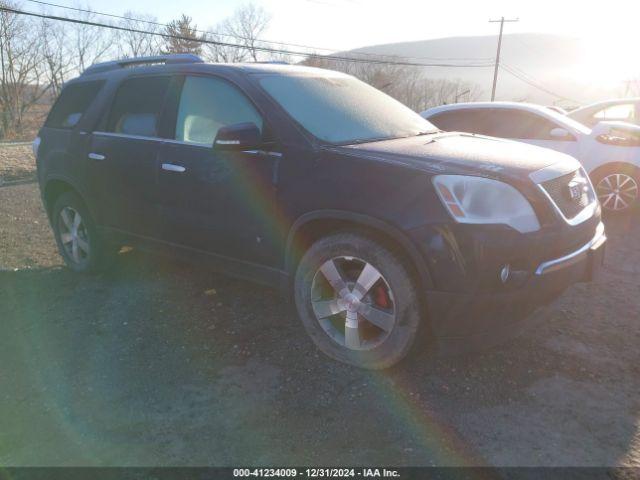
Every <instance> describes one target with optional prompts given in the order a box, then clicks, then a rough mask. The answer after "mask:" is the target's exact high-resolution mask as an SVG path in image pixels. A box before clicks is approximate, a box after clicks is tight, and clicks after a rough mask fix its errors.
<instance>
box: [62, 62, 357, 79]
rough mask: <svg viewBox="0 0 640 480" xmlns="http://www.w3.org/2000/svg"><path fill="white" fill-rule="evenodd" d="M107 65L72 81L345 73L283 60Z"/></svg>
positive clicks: (87, 71) (92, 69)
mask: <svg viewBox="0 0 640 480" xmlns="http://www.w3.org/2000/svg"><path fill="white" fill-rule="evenodd" d="M107 63H108V64H111V67H110V68H109V66H107V68H106V69H101V68H100V65H96V67H98V68H95V69H94V67H89V68H88V69H87V70H85V72H83V73H82V74H81V75H80V76H79V77H77V78H76V79H74V80H89V79H91V80H93V79H96V78H108V77H111V76H118V77H127V76H130V75H138V74H147V73H179V72H183V71H184V72H208V73H226V74H259V73H262V74H280V75H320V76H346V74H343V73H340V72H336V71H333V70H326V69H322V68H315V67H308V66H305V65H289V64H283V63H204V62H193V63H187V62H185V63H171V64H169V63H167V64H149V65H147V64H135V65H134V66H125V67H120V66H118V65H117V63H118V61H114V62H107Z"/></svg>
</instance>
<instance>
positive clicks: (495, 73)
mask: <svg viewBox="0 0 640 480" xmlns="http://www.w3.org/2000/svg"><path fill="white" fill-rule="evenodd" d="M518 20H520V19H519V18H511V19H505V18H504V17H500V20H489V23H500V35H499V36H498V52H497V53H496V66H495V69H494V71H493V88H492V89H491V101H492V102H493V101H494V100H495V99H496V85H497V84H498V66H499V65H500V48H501V47H502V31H503V30H504V23H505V22H517V21H518Z"/></svg>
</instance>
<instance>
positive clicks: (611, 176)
mask: <svg viewBox="0 0 640 480" xmlns="http://www.w3.org/2000/svg"><path fill="white" fill-rule="evenodd" d="M593 184H594V186H595V189H596V193H597V195H598V200H600V204H601V205H602V208H603V209H604V210H605V211H608V212H611V213H623V212H626V211H629V210H630V209H632V208H634V207H637V206H638V204H639V203H640V170H639V169H637V168H635V167H634V166H633V165H627V164H612V165H607V166H604V167H602V168H601V169H599V170H598V171H596V172H595V173H594V175H593Z"/></svg>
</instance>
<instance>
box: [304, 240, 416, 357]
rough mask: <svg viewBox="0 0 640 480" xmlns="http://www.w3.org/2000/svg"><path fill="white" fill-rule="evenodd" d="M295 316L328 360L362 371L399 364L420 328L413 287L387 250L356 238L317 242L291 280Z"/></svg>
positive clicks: (408, 275)
mask: <svg viewBox="0 0 640 480" xmlns="http://www.w3.org/2000/svg"><path fill="white" fill-rule="evenodd" d="M295 302H296V307H297V310H298V314H299V315H300V318H301V320H302V322H303V324H304V326H305V328H306V330H307V332H308V334H309V335H310V336H311V338H312V340H313V341H314V343H315V344H316V345H317V347H318V348H319V349H320V350H322V351H323V352H324V353H325V354H327V355H328V356H330V357H332V358H334V359H336V360H339V361H341V362H345V363H349V364H351V365H355V366H358V367H362V368H371V369H380V368H387V367H390V366H391V365H393V364H395V363H397V362H399V361H400V360H402V359H403V358H404V357H405V356H406V355H407V353H408V352H409V350H410V349H411V346H412V345H413V343H414V340H415V338H416V337H417V335H418V328H419V326H420V323H421V318H420V302H419V301H418V296H417V289H416V286H415V282H414V280H413V278H412V276H411V275H410V273H409V272H408V270H407V268H406V267H405V266H404V265H403V262H402V261H401V260H400V259H399V258H398V257H397V256H396V255H395V254H394V253H392V252H391V251H390V250H388V249H387V248H385V247H384V246H382V245H380V244H378V243H377V242H374V241H373V240H371V239H369V238H367V237H364V236H362V235H359V234H353V233H339V234H335V235H331V236H328V237H325V238H322V239H320V240H318V241H316V242H315V243H314V244H313V245H312V246H311V248H309V250H308V251H307V252H306V254H305V255H304V256H303V257H302V259H301V261H300V264H299V266H298V269H297V271H296V275H295Z"/></svg>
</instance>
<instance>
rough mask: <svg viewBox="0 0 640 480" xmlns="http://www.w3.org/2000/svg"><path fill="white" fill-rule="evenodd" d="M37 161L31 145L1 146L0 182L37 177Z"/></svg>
mask: <svg viewBox="0 0 640 480" xmlns="http://www.w3.org/2000/svg"><path fill="white" fill-rule="evenodd" d="M35 175H36V162H35V158H34V156H33V152H32V151H31V145H2V146H0V184H2V183H5V182H12V181H15V180H26V179H30V178H35Z"/></svg>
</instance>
